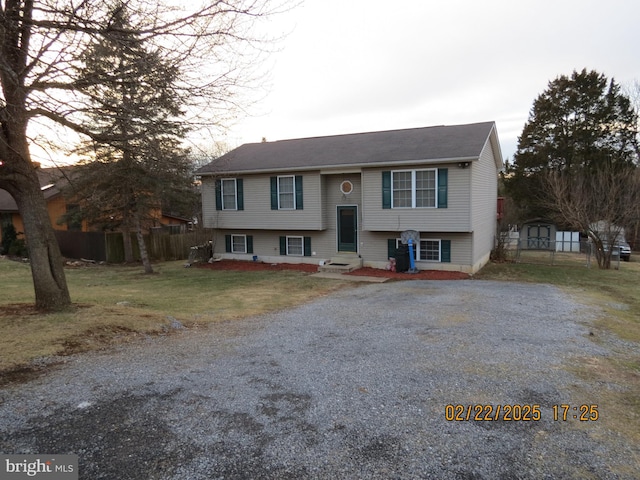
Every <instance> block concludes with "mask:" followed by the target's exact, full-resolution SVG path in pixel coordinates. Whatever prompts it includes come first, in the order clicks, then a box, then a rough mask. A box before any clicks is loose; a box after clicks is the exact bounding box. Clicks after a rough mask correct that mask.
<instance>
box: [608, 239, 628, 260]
mask: <svg viewBox="0 0 640 480" xmlns="http://www.w3.org/2000/svg"><path fill="white" fill-rule="evenodd" d="M602 248H603V250H604V251H605V252H608V251H609V245H607V244H606V243H603V244H602ZM618 256H619V257H620V260H622V261H624V262H628V261H629V259H630V258H631V247H630V246H629V244H628V243H627V242H625V241H624V240H623V241H621V242H619V243H617V244H616V245H614V246H613V249H612V250H611V257H612V258H614V259H617V258H618Z"/></svg>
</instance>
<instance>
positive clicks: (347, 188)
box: [340, 180, 353, 195]
mask: <svg viewBox="0 0 640 480" xmlns="http://www.w3.org/2000/svg"><path fill="white" fill-rule="evenodd" d="M340 191H341V192H342V193H343V194H344V195H349V194H350V193H351V192H353V183H351V182H350V181H349V180H345V181H344V182H342V183H341V184H340Z"/></svg>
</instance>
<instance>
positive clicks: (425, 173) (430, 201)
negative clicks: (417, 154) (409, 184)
mask: <svg viewBox="0 0 640 480" xmlns="http://www.w3.org/2000/svg"><path fill="white" fill-rule="evenodd" d="M435 206H436V172H435V171H434V170H418V171H417V172H416V207H435Z"/></svg>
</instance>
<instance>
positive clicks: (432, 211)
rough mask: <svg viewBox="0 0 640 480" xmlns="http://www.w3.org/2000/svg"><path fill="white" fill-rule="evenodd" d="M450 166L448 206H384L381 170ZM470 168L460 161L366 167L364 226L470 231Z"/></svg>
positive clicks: (373, 228)
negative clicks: (407, 165)
mask: <svg viewBox="0 0 640 480" xmlns="http://www.w3.org/2000/svg"><path fill="white" fill-rule="evenodd" d="M434 167H437V168H447V169H448V183H447V196H448V202H447V208H391V209H383V208H382V172H383V171H385V170H408V169H422V168H434ZM470 170H471V168H470V167H469V168H466V169H462V168H458V166H457V164H441V165H433V164H429V165H416V166H411V167H400V168H398V167H395V168H394V167H386V168H372V169H366V170H364V171H363V172H362V190H363V209H362V210H363V211H362V228H363V229H364V230H369V231H389V229H390V228H391V229H393V230H397V231H399V232H401V231H403V230H418V231H439V232H470V231H471V230H472V227H471V209H470V201H471V193H470V181H471V174H470Z"/></svg>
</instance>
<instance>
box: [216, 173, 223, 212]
mask: <svg viewBox="0 0 640 480" xmlns="http://www.w3.org/2000/svg"><path fill="white" fill-rule="evenodd" d="M216 210H222V180H216Z"/></svg>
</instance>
